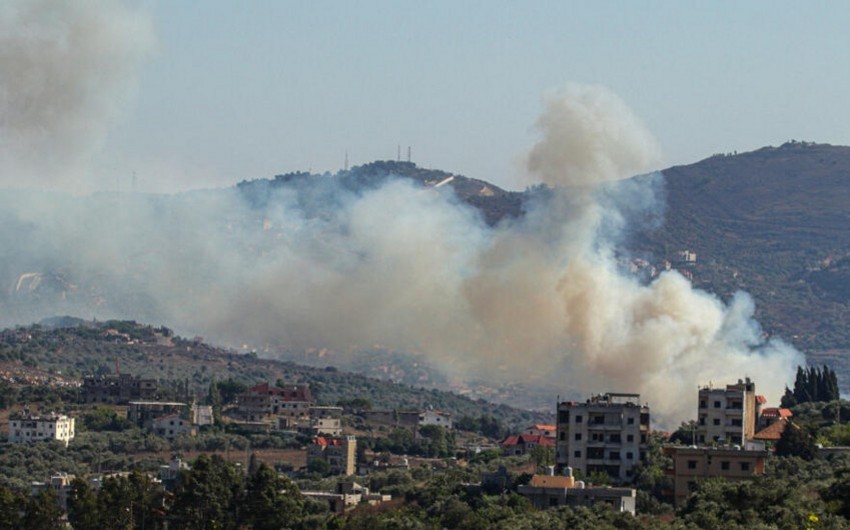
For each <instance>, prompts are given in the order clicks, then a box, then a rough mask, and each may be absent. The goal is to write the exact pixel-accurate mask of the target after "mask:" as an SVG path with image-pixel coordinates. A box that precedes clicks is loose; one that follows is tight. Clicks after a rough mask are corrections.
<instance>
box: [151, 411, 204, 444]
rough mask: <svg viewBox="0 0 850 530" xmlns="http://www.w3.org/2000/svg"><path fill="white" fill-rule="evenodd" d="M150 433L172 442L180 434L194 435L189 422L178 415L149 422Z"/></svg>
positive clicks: (161, 417)
mask: <svg viewBox="0 0 850 530" xmlns="http://www.w3.org/2000/svg"><path fill="white" fill-rule="evenodd" d="M150 429H151V431H152V432H153V433H154V434H156V435H157V436H162V437H164V438H167V439H169V440H174V439H175V438H177V437H178V436H180V435H181V434H184V433H186V434H189V435H190V436H194V435H195V429H194V427H192V423H191V422H190V421H189V420H185V419H183V418H181V417H180V415H179V414H169V415H168V416H160V417H159V418H154V419H153V420H152V421H151V427H150Z"/></svg>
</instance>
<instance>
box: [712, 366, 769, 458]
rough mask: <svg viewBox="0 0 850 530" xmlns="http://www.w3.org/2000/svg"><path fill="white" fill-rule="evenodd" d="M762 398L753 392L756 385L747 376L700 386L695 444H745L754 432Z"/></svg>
mask: <svg viewBox="0 0 850 530" xmlns="http://www.w3.org/2000/svg"><path fill="white" fill-rule="evenodd" d="M759 397H760V396H759ZM762 400H763V398H762ZM762 400H760V399H758V397H757V396H756V385H755V383H753V382H752V381H750V378H747V379H746V380H740V379H739V380H738V383H737V384H734V385H726V387H725V388H714V387H712V386H710V385H709V386H706V387H702V388H700V389H699V405H698V409H697V429H696V437H697V440H696V441H697V444H698V445H704V444H719V445H726V444H728V445H740V446H743V445H745V444H746V443H747V440H750V439H752V437H753V435H754V434H755V432H756V419H757V418H758V416H759V408H760V403H759V401H762Z"/></svg>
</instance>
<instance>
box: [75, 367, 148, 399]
mask: <svg viewBox="0 0 850 530" xmlns="http://www.w3.org/2000/svg"><path fill="white" fill-rule="evenodd" d="M82 397H83V401H84V402H86V403H112V404H123V403H127V402H129V401H133V400H136V401H141V400H154V399H156V397H157V382H156V380H155V379H142V378H140V377H138V376H135V377H134V376H132V375H130V374H109V375H90V376H87V377H84V378H83V386H82Z"/></svg>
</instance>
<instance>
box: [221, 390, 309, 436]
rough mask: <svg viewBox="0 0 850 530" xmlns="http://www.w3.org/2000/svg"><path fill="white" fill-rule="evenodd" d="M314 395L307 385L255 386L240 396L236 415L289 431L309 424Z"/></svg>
mask: <svg viewBox="0 0 850 530" xmlns="http://www.w3.org/2000/svg"><path fill="white" fill-rule="evenodd" d="M312 405H313V396H312V394H311V393H310V387H309V386H308V385H294V384H293V385H284V386H282V387H272V386H270V385H269V384H268V383H261V384H259V385H255V386H252V387H251V388H249V389H247V390H246V391H245V392H243V393H242V394H240V395H239V397H238V400H237V407H236V412H237V415H238V416H239V417H240V418H241V419H243V420H245V421H249V422H255V421H261V422H271V423H272V424H274V425H276V426H278V427H283V428H289V427H294V426H297V425H299V424H304V423H309V421H310V407H311V406H312Z"/></svg>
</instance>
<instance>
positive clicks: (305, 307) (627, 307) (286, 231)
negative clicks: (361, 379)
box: [0, 2, 802, 426]
mask: <svg viewBox="0 0 850 530" xmlns="http://www.w3.org/2000/svg"><path fill="white" fill-rule="evenodd" d="M148 26H149V24H148V22H146V21H145V19H144V17H142V18H141V19H140V18H138V13H132V12H129V11H127V10H126V9H124V8H122V7H120V6H119V5H118V4H113V3H111V2H97V3H90V2H74V3H63V4H57V3H53V2H29V3H13V4H5V5H4V6H3V7H0V29H2V31H0V40H2V42H0V44H2V46H0V67H2V68H3V70H4V72H15V73H17V74H18V75H4V76H3V77H2V80H0V90H2V98H0V105H2V109H1V110H2V120H3V122H2V129H0V131H1V132H0V135H2V136H0V140H2V152H3V155H2V157H3V160H2V161H1V162H4V163H3V167H4V170H3V182H5V183H7V184H9V183H15V184H17V185H19V186H22V187H24V186H27V185H29V186H32V185H35V186H36V187H39V186H43V185H45V183H46V182H49V180H48V179H50V178H55V179H56V180H57V182H58V181H59V179H60V178H61V179H67V178H68V176H69V175H70V176H71V177H72V178H73V177H76V176H77V175H76V173H75V171H74V169H75V168H76V169H78V168H80V167H84V165H85V164H84V162H85V160H86V158H87V157H88V156H90V154H91V153H92V152H93V151H94V150H95V149H96V147H97V144H98V142H99V140H100V139H101V138H102V137H103V135H104V134H105V131H106V129H107V127H108V125H109V122H110V120H111V119H112V117H113V116H114V115H115V112H116V109H117V103H116V102H120V100H121V99H122V97H121V96H122V94H123V91H124V90H125V89H126V85H124V84H123V83H122V82H121V81H120V80H121V79H122V78H123V77H124V76H126V75H131V74H132V69H133V68H134V64H135V63H136V62H137V61H138V58H139V57H140V54H141V53H142V51H143V50H144V49H146V48H147V47H148V46H149V44H150V30H149V27H148ZM128 36H129V37H128ZM538 130H539V132H540V134H541V138H540V140H539V142H538V143H537V144H536V145H535V146H534V147H533V148H532V149H531V152H530V154H529V156H528V168H529V173H530V174H531V175H535V176H537V177H538V178H539V179H540V180H542V181H543V182H545V183H546V184H548V187H540V188H536V189H535V190H534V191H531V192H529V193H527V194H526V196H527V200H526V203H525V209H526V212H525V214H524V215H523V216H521V217H519V218H516V219H507V220H504V221H502V222H501V223H500V224H497V225H496V226H489V225H487V224H486V223H485V222H483V220H482V218H481V215H480V214H479V212H478V211H476V210H475V209H473V208H472V207H470V206H468V205H467V204H466V203H463V202H462V201H460V200H458V199H457V198H456V197H455V196H454V193H453V192H452V189H451V187H450V186H442V187H440V188H434V187H427V186H426V187H423V186H422V185H420V184H416V183H414V182H413V181H410V180H406V179H400V178H399V179H393V178H389V179H386V180H383V181H380V182H373V183H371V184H370V185H367V186H365V187H359V188H358V187H352V186H351V185H350V183H349V184H345V185H343V184H344V183H343V182H342V181H341V180H340V179H339V178H334V177H330V176H325V177H320V176H312V177H303V178H301V177H298V178H295V179H292V181H291V182H289V183H286V184H282V185H276V186H271V185H269V187H268V188H269V189H268V190H265V191H263V194H262V197H261V198H260V200H257V197H255V196H252V195H251V194H246V193H243V190H240V189H237V188H231V189H227V190H217V191H209V192H195V193H187V194H181V195H171V196H151V195H130V194H94V195H90V196H86V197H76V198H75V197H70V196H68V195H65V194H62V193H55V192H54V193H38V192H29V191H8V192H4V193H2V194H0V246H2V248H3V249H4V250H5V252H4V254H3V257H2V259H0V279H2V281H3V282H4V283H3V285H4V286H5V289H4V290H3V291H2V293H0V304H2V305H0V315H3V318H5V319H6V322H5V323H6V324H10V323H25V322H28V321H32V320H35V319H38V318H41V317H45V316H53V315H57V314H74V315H78V316H81V317H86V318H89V317H97V318H99V319H104V318H132V319H136V320H140V321H146V322H152V323H156V324H159V323H162V324H166V325H169V326H172V327H174V328H176V329H177V330H178V332H180V333H182V334H201V335H203V336H205V337H207V338H208V339H213V340H218V341H221V342H225V343H229V344H242V343H249V344H252V345H272V346H278V347H281V348H283V347H287V348H309V347H328V348H335V349H348V348H356V347H362V348H368V347H370V346H372V345H374V344H381V345H383V346H384V347H387V348H392V349H395V350H400V351H406V352H411V353H415V354H420V355H422V356H423V357H425V358H427V359H429V360H430V361H431V363H432V364H433V365H435V366H439V367H441V368H443V369H445V370H446V371H447V372H451V373H452V374H461V375H467V376H477V377H480V378H484V377H486V378H490V379H492V380H494V381H496V380H498V381H508V382H515V383H522V382H525V381H530V380H533V381H534V382H535V385H541V386H544V387H546V388H550V389H551V391H552V395H551V396H550V398H549V401H550V402H551V400H552V399H553V398H554V395H555V394H556V393H560V394H561V396H564V397H567V396H570V397H574V398H581V397H586V396H587V395H588V394H590V393H596V392H604V391H621V392H639V393H640V394H641V395H642V397H643V399H644V400H646V401H648V402H649V403H650V405H651V407H652V409H653V411H654V414H655V417H656V418H657V419H660V420H661V424H662V425H667V426H673V425H674V424H675V423H677V422H678V421H679V420H685V419H690V418H692V417H693V416H694V408H695V400H696V397H695V393H696V388H697V385H699V384H706V383H708V382H709V381H713V382H715V383H718V384H723V383H727V382H735V381H736V380H737V379H738V378H741V377H744V376H746V375H750V376H753V377H754V378H755V380H756V383H757V390H758V391H759V392H760V393H765V394H767V395H768V396H769V398H770V399H771V400H776V399H778V397H779V395H780V393H781V391H782V388H783V385H784V384H785V383H786V382H787V381H788V379H789V377H790V374H791V369H792V368H793V367H794V366H795V365H796V364H797V363H801V362H802V359H801V358H800V356H799V354H798V353H797V352H795V351H794V350H792V349H791V348H789V347H787V346H785V345H784V344H782V343H780V342H776V341H771V342H767V343H765V342H763V339H762V336H761V332H760V330H759V328H758V325H757V324H756V323H755V322H754V320H753V318H752V315H753V304H752V301H751V300H750V298H749V297H748V296H746V295H744V294H740V295H738V296H736V297H735V298H734V299H733V300H732V302H731V303H730V304H728V305H727V304H724V303H722V302H721V301H720V300H718V299H717V298H715V297H713V296H711V295H709V294H707V293H705V292H701V291H697V290H694V289H693V288H692V287H691V285H690V284H689V283H688V281H687V280H686V279H685V278H683V277H682V276H680V275H679V274H677V273H675V272H666V273H663V274H662V275H660V276H659V277H657V278H655V279H654V280H652V281H650V282H647V281H646V280H640V279H639V278H637V277H634V276H633V275H631V274H629V273H628V272H624V269H625V268H624V267H623V266H622V264H623V262H624V259H625V258H624V255H623V253H622V249H621V248H620V245H619V243H620V242H621V241H622V236H623V234H624V231H623V228H624V227H625V226H627V225H630V224H633V223H634V222H636V220H638V219H639V220H641V222H645V221H647V220H649V221H653V220H655V221H657V220H658V219H659V218H660V215H659V212H660V211H661V210H660V209H661V208H662V206H663V204H662V201H659V198H660V195H659V194H658V193H657V192H658V191H659V190H660V189H661V184H662V179H661V177H660V176H659V175H647V176H644V177H641V178H639V179H630V180H623V179H625V178H626V177H628V176H630V175H632V174H634V173H638V172H642V171H646V170H647V169H649V168H650V167H652V165H653V164H654V163H656V161H657V155H658V147H657V144H656V142H655V141H654V139H653V138H652V136H651V135H650V134H649V133H648V132H647V131H646V130H645V128H644V127H643V126H642V125H641V124H640V122H639V120H638V119H637V118H636V117H635V116H634V115H633V114H632V113H631V112H630V111H629V110H628V108H627V107H626V105H625V104H624V103H623V102H622V101H621V100H620V99H619V98H618V97H616V96H615V95H614V94H612V93H611V92H610V91H608V90H605V89H602V88H597V87H582V86H573V87H570V88H568V89H566V90H564V91H562V92H558V93H555V94H553V95H551V96H549V97H548V98H547V99H546V102H545V110H544V113H543V115H542V117H541V118H540V120H539V121H538ZM6 162H8V165H7V164H6ZM66 166H71V170H66ZM5 168H14V169H15V170H14V171H13V170H11V169H10V170H7V169H5ZM22 168H23V169H28V170H29V171H26V172H24V171H23V169H22ZM65 182H66V181H63V182H62V183H61V184H63V185H64V184H65ZM59 187H62V186H59ZM260 188H262V187H260ZM255 191H256V190H255Z"/></svg>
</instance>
